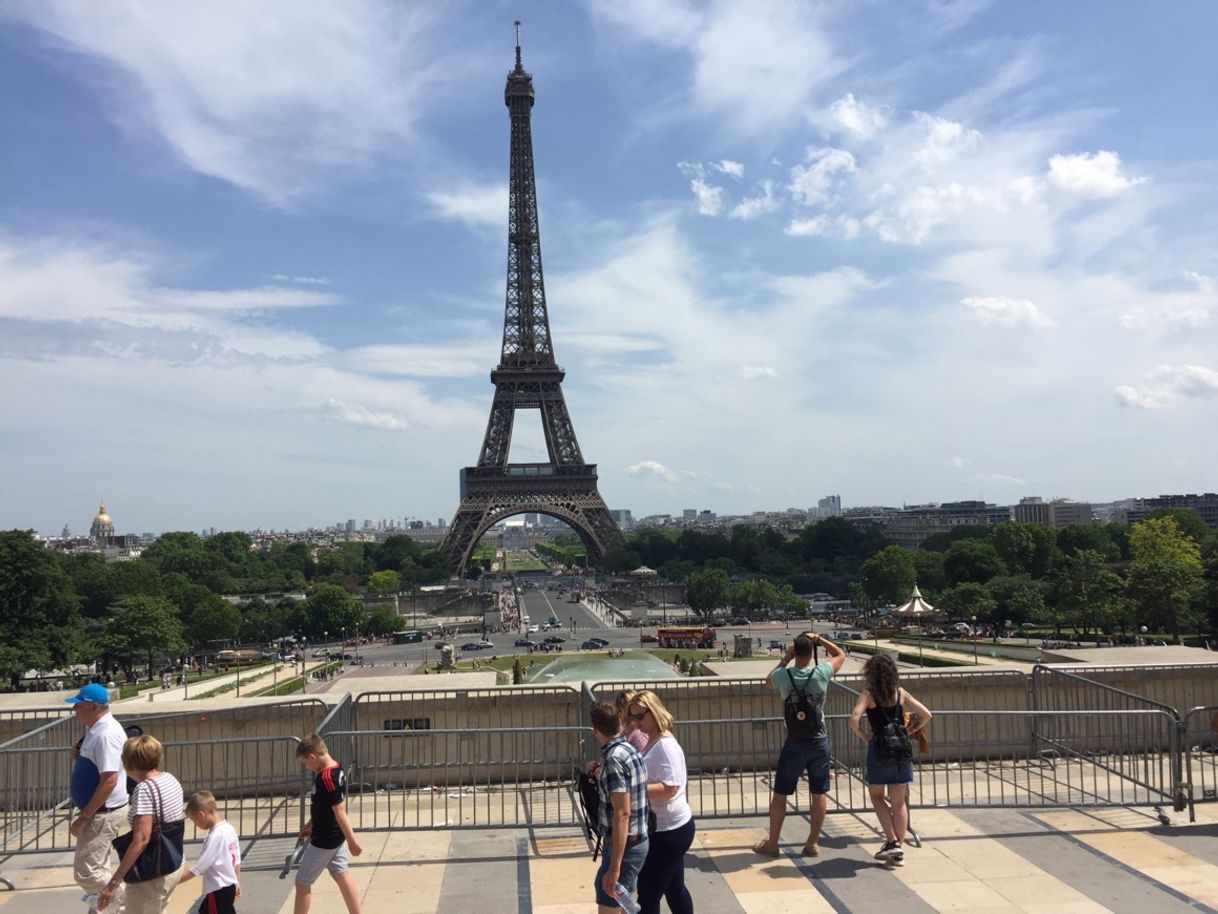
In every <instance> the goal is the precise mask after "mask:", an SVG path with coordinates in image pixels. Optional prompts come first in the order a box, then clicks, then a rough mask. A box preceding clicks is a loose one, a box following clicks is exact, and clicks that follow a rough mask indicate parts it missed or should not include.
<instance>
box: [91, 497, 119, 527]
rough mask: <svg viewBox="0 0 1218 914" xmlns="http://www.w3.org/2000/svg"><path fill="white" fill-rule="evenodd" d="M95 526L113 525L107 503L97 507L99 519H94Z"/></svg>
mask: <svg viewBox="0 0 1218 914" xmlns="http://www.w3.org/2000/svg"><path fill="white" fill-rule="evenodd" d="M93 523H95V524H111V523H114V522H113V521H112V520H110V515H109V514H107V513H106V503H105V502H104V501H103V502H102V503H101V504H100V505H98V506H97V517H95V518H93Z"/></svg>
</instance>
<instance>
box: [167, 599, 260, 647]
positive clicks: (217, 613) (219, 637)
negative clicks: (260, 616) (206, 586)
mask: <svg viewBox="0 0 1218 914" xmlns="http://www.w3.org/2000/svg"><path fill="white" fill-rule="evenodd" d="M180 615H181V620H182V637H183V638H185V639H186V642H187V644H191V645H199V644H207V643H208V642H220V641H232V640H234V639H236V637H237V636H238V635H239V634H240V633H241V610H239V609H238V608H237V607H236V606H234V605H233V604H232V603H230V602H228V600H225V599H224V598H223V597H221V596H220V595H219V594H214V593H212V592H211V591H205V592H204V593H203V594H201V595H199V598H198V599H192V600H191V601H190V603H189V605H188V606H187V607H183V608H182V609H181V611H180ZM260 640H261V639H260Z"/></svg>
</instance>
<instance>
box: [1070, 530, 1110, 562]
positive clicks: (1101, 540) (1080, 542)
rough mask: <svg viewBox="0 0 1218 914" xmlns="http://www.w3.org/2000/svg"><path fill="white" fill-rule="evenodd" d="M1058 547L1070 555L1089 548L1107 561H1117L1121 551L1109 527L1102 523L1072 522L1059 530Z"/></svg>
mask: <svg viewBox="0 0 1218 914" xmlns="http://www.w3.org/2000/svg"><path fill="white" fill-rule="evenodd" d="M1057 548H1058V549H1060V550H1061V552H1062V555H1064V556H1066V557H1069V556H1072V555H1076V554H1078V553H1079V552H1082V551H1083V550H1084V549H1089V550H1091V551H1092V552H1097V553H1099V555H1100V557H1101V558H1102V559H1103V560H1104V561H1105V562H1115V561H1117V560H1118V559H1119V558H1120V557H1121V551H1120V550H1119V549H1118V548H1117V546H1116V544H1115V543H1114V542H1113V541H1112V537H1111V536H1109V534H1108V528H1107V527H1104V526H1102V525H1100V524H1071V525H1070V526H1068V527H1063V528H1062V529H1061V530H1058V531H1057Z"/></svg>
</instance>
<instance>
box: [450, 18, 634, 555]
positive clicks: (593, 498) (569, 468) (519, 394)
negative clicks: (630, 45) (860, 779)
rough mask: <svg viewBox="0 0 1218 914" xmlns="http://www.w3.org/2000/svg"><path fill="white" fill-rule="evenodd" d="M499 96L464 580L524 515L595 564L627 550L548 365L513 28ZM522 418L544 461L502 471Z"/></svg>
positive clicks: (527, 84) (461, 550)
mask: <svg viewBox="0 0 1218 914" xmlns="http://www.w3.org/2000/svg"><path fill="white" fill-rule="evenodd" d="M503 94H504V103H505V104H506V105H507V108H508V112H509V114H510V118H511V124H512V139H511V180H510V187H509V198H508V265H507V302H506V307H505V310H504V318H503V350H502V353H501V355H500V359H499V366H498V367H497V368H496V369H495V370H494V371H492V372H491V383H493V384H494V385H495V398H494V401H493V402H492V404H491V417H490V421H489V422H487V425H486V436H485V438H484V439H483V441H482V452H481V453H480V454H479V455H478V465H477V466H473V467H465V468H464V469H462V470H461V506H460V507H459V508H458V509H457V514H456V516H455V517H454V518H453V522H452V526H451V528H450V529H449V531H448V535H447V536H446V537H445V539H444V546H443V549H444V552H445V555H446V556H447V557H448V565H449V569H450V570H451V571H452V573H453V574H456V575H461V574H463V573H464V571H465V567H466V565H467V564H468V562H469V558H470V554H471V553H472V552H473V549H474V546H475V545H476V544H477V542H478V540H479V539H480V538H481V537H482V534H484V533H485V532H486V531H487V530H488V529H489V528H490V527H491V526H492V525H493V524H495V523H497V522H499V521H500V520H503V519H504V518H506V517H511V516H512V515H515V514H521V513H523V512H529V513H538V514H547V515H549V516H551V517H556V518H558V519H560V520H563V521H565V522H566V523H568V524H570V526H571V527H572V528H573V529H574V530H575V531H576V533H578V534H579V537H580V539H581V540H582V541H583V543H584V546H585V548H586V549H587V551H588V560H589V562H591V563H592V564H600V562H601V560H602V559H603V557H604V555H605V553H606V552H607V551H609V550H610V549H612V548H614V547H616V546H620V545H622V543H623V539H622V533H621V530H620V529H619V528H618V525H617V524H616V523H615V522H614V520H613V518H612V517H611V516H610V514H609V509H608V508H607V507H606V505H605V501H604V499H603V498H601V495H600V491H599V490H598V489H597V484H596V465H595V464H591V463H585V462H584V457H583V454H582V453H581V452H580V449H579V442H578V441H577V440H576V438H575V428H574V426H573V425H572V424H571V417H570V415H569V414H568V413H567V403H566V400H564V399H563V393H562V381H563V378H564V377H565V372H564V371H563V369H562V368H561V367H559V365H558V364H557V363H556V362H555V361H554V347H553V344H552V341H551V339H550V318H549V315H548V313H547V311H546V291H545V283H544V281H543V279H542V271H541V231H540V229H539V227H538V221H537V183H536V180H535V178H534V173H533V139H532V131H531V127H530V117H531V110H532V108H533V77H532V76H531V75H529V74H528V73H526V72H525V70H524V67H523V66H522V65H521V61H520V23H519V22H518V23H516V66H515V68H514V69H513V70H512V71H511V72H510V73H508V77H507V87H506V88H505V89H504V93H503ZM518 409H536V410H539V411H540V413H541V424H542V429H543V431H544V433H545V440H546V450H547V451H548V452H549V458H550V459H549V461H548V462H546V463H509V462H508V452H509V450H510V449H511V443H512V426H513V423H514V421H515V418H516V410H518Z"/></svg>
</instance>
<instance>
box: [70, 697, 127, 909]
mask: <svg viewBox="0 0 1218 914" xmlns="http://www.w3.org/2000/svg"><path fill="white" fill-rule="evenodd" d="M65 701H67V702H68V704H70V705H71V706H72V711H73V712H74V713H75V715H76V719H77V720H78V721H80V723H81V724H82V725H83V726H84V728H85V735H84V738H83V739H82V740H80V742H78V743H77V744H76V745H75V746H74V747H73V749H72V758H73V760H74V761H75V764H74V765H73V767H72V785H71V790H72V805H73V806H75V807H77V808H78V809H79V810H80V813H79V814H78V815H77V816H76V818H75V819H73V820H72V826H71V831H72V835H73V836H74V837H75V838H76V856H75V860H74V861H73V876H74V877H75V879H76V884H77V885H79V886H80V887H81V888H82V889H84V890H85V898H84V900H85V901H87V902H88V903H89V911H90V914H92V912H95V911H96V910H97V907H96V903H97V895H98V893H99V892H101V890H102V889H103V888H104V887H105V886H106V883H108V882H109V881H110V876H111V874H112V872H113V867H111V865H110V842H111V841H112V840H113V839H114V838H115V837H117V836H118V833H119V830H120V829H121V828H122V827H123V826H124V825H125V824H126V821H127V779H126V778H125V777H124V776H123V743H125V742H126V741H127V733H126V731H125V730H123V727H122V725H121V724H119V722H118V721H117V720H115V719H114V715H112V714H111V713H110V693H109V692H108V691H107V690H106V687H105V686H103V685H101V684H100V683H96V682H91V683H89V684H88V685H86V686H85V687H84V688H82V689H81V690H80V691H79V692H78V693H77V694H75V695H73V696H72V697H71V698H67V699H65ZM118 910H120V911H121V910H122V905H121V902H120V904H119V906H118Z"/></svg>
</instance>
